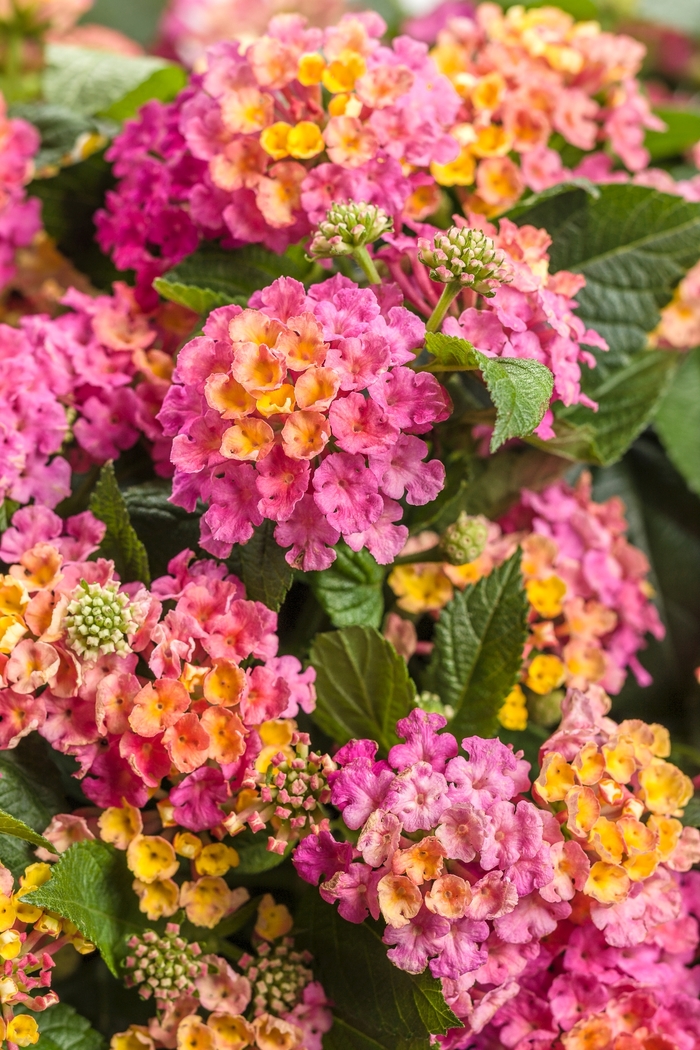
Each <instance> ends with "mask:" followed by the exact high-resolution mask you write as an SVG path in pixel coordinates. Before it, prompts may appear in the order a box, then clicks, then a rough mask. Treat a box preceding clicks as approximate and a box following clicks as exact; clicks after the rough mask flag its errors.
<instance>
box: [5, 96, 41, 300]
mask: <svg viewBox="0 0 700 1050" xmlns="http://www.w3.org/2000/svg"><path fill="white" fill-rule="evenodd" d="M0 142H1V143H2V149H0V287H1V286H2V285H5V284H7V282H8V281H9V280H10V279H11V278H12V276H13V275H14V272H15V252H16V250H17V248H24V247H26V245H28V244H30V243H31V241H32V238H33V237H34V234H35V233H37V232H38V231H39V229H40V228H41V201H39V199H38V198H37V197H29V198H27V196H26V191H25V187H26V185H27V183H28V182H29V181H30V179H31V177H32V174H33V172H34V157H35V155H36V152H37V150H38V149H39V133H38V131H37V130H36V128H35V127H33V126H32V125H31V124H28V123H27V121H26V120H20V119H18V118H17V117H12V118H9V117H8V116H7V108H6V105H5V99H4V98H3V96H2V93H1V92H0Z"/></svg>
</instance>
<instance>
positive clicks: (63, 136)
mask: <svg viewBox="0 0 700 1050" xmlns="http://www.w3.org/2000/svg"><path fill="white" fill-rule="evenodd" d="M12 116H13V117H21V118H22V119H23V120H28V121H29V122H30V124H33V125H34V127H35V128H36V129H37V131H38V132H39V134H40V135H41V146H40V148H39V152H38V153H37V155H36V157H35V161H34V163H35V168H36V176H35V177H36V178H44V177H47V176H51V175H55V174H56V168H58V167H63V166H64V165H66V164H74V163H76V161H77V160H80V159H82V157H83V156H84V153H83V151H84V148H85V147H84V146H83V145H82V141H83V140H84V136H88V135H90V136H95V137H98V136H99V137H101V138H102V144H103V145H104V139H105V138H111V137H112V136H113V135H115V134H116V133H117V132H118V130H119V126H118V125H117V124H115V123H114V122H112V121H109V120H100V119H96V118H94V117H88V116H84V115H83V114H81V113H75V112H73V110H71V109H67V107H66V106H63V105H60V104H58V103H55V102H26V103H24V104H22V105H15V106H13V107H12ZM79 140H81V143H80V148H78V149H77V150H76V147H78V143H79Z"/></svg>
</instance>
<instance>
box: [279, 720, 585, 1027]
mask: <svg viewBox="0 0 700 1050" xmlns="http://www.w3.org/2000/svg"><path fill="white" fill-rule="evenodd" d="M445 724H446V720H445V718H444V717H443V716H442V715H439V714H434V713H430V714H429V713H426V712H424V711H422V710H421V709H418V708H417V709H415V710H414V711H413V712H411V714H410V715H409V716H408V717H407V718H404V719H403V720H401V721H400V722H399V723H398V725H397V732H398V733H399V735H400V736H401V737H403V738H404V741H405V742H404V743H402V744H397V745H396V746H395V747H393V748H392V749H391V751H390V752H389V756H388V761H384V760H380V761H377V759H376V757H375V756H376V750H377V746H376V744H375V743H374V742H373V741H370V740H354V741H351V742H350V743H349V744H346V745H345V746H344V747H342V748H341V749H340V751H339V752H338V753H337V754H336V755H335V756H334V759H335V761H336V762H337V764H338V765H339V766H340V767H341V768H340V769H339V770H338V771H337V772H335V773H331V774H330V776H329V780H330V781H331V782H332V802H333V805H335V806H336V807H337V808H338V809H339V810H340V811H341V813H342V816H343V821H344V823H345V824H346V826H347V827H348V828H350V829H351V830H359V837H358V839H357V847H356V848H354V847H353V846H352V845H351V844H350V843H349V842H337V841H335V840H334V838H333V837H332V835H331V834H330V833H328V832H321V833H320V834H318V835H317V836H309V837H308V838H306V839H304V840H303V842H302V843H301V844H300V845H299V846H298V847H297V849H296V851H295V854H294V864H295V867H296V869H297V871H298V873H299V874H300V875H301V877H302V878H304V879H306V881H307V882H311V883H314V884H316V883H318V882H319V880H322V881H321V887H320V892H321V895H322V896H323V898H324V899H325V900H327V901H329V902H334V901H337V902H338V905H339V912H340V914H341V915H342V916H343V917H344V918H346V919H348V920H349V921H351V922H362V921H363V919H364V918H365V917H366V916H367V915H368V914H371V915H372V917H373V918H375V919H377V918H379V916H380V915H381V916H382V917H383V919H384V920H385V922H386V927H385V930H384V937H383V939H384V943H385V944H387V945H389V946H390V948H389V951H388V956H389V958H390V959H391V960H392V962H393V963H394V964H395V965H396V966H398V967H400V968H401V969H404V970H407V971H408V972H409V973H421V972H422V971H423V970H425V969H426V967H429V969H430V972H431V973H432V974H433V976H435V977H439V978H441V979H442V986H443V991H444V994H445V996H446V998H447V1000H448V1002H449V1003H450V1005H451V1006H452V1008H453V1010H455V1012H456V1014H457V1015H458V1016H459V1017H460V1018H464V1019H466V1020H468V1018H469V1016H470V1013H471V1011H472V1010H473V1009H474V1007H475V1004H476V1003H477V1002H478V1001H479V999H480V998H481V997H482V996H483V995H484V994H485V993H486V992H487V990H488V991H489V992H492V991H493V989H501V988H502V986H503V985H504V984H506V982H507V981H508V980H509V979H510V972H509V971H510V969H511V968H512V967H513V966H515V965H516V962H517V960H519V959H521V960H522V965H524V964H525V962H526V961H527V960H528V959H532V958H534V957H536V955H537V953H538V950H539V948H538V945H539V942H540V941H541V939H542V938H543V937H545V936H547V935H548V934H551V933H552V932H553V931H554V930H555V929H556V927H557V924H558V923H559V922H560V921H561V920H563V919H566V918H567V917H568V916H569V914H570V913H571V906H570V904H569V903H568V901H569V900H571V898H572V897H573V895H574V886H573V883H572V881H571V879H570V878H569V877H568V876H567V875H566V874H565V869H566V866H565V865H559V866H558V868H557V870H556V871H555V865H554V861H555V854H557V856H558V854H559V853H560V852H561V851H562V850H563V849H564V846H563V835H562V832H561V830H560V828H559V825H558V823H557V821H556V819H555V818H554V817H553V816H551V815H550V814H548V813H546V812H544V811H542V810H539V809H538V808H537V807H536V806H534V805H533V804H532V803H531V802H529V801H527V800H525V799H524V798H522V793H523V792H525V791H527V790H528V789H529V784H530V781H529V778H528V771H529V765H528V763H527V762H525V761H524V760H523V759H522V753H521V752H519V753H514V752H513V750H512V749H511V748H510V747H506V746H505V745H504V744H502V743H501V742H500V741H499V740H483V739H481V738H480V737H468V738H466V739H464V740H463V741H462V747H463V749H464V751H465V752H467V755H468V757H465V756H464V755H463V754H459V748H458V745H457V741H456V739H455V738H454V736H452V734H450V733H440V732H439V730H441V729H442V728H443V727H444V726H445ZM555 844H556V845H555ZM560 859H561V858H560ZM584 862H585V859H584ZM472 989H473V991H472Z"/></svg>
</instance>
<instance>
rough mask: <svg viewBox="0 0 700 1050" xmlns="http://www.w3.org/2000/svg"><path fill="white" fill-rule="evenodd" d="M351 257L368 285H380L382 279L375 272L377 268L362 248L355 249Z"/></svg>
mask: <svg viewBox="0 0 700 1050" xmlns="http://www.w3.org/2000/svg"><path fill="white" fill-rule="evenodd" d="M352 256H353V259H354V260H355V262H356V263H357V265H358V266H359V267H360V269H361V270H362V272H363V273H364V275H365V277H366V278H367V280H368V281H369V283H370V284H381V283H382V279H381V277H380V276H379V273H378V272H377V267H376V266H375V265H374V259H373V258H372V256H371V255H370V254H369V252H368V251H367V249H366V248H365V247H364V246H363V247H361V248H355V250H354V252H353V253H352Z"/></svg>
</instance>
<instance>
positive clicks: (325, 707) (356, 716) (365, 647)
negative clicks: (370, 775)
mask: <svg viewBox="0 0 700 1050" xmlns="http://www.w3.org/2000/svg"><path fill="white" fill-rule="evenodd" d="M310 660H311V663H312V665H313V666H314V667H315V668H316V693H317V696H318V701H317V704H316V710H315V711H314V714H313V718H314V721H316V722H317V723H318V725H319V726H320V727H321V729H323V731H324V732H325V733H328V735H329V736H330V737H331V738H332V739H333V740H335V742H336V743H338V744H345V743H346V742H347V741H348V740H351V739H352V738H353V737H370V738H371V739H372V740H376V741H377V743H378V744H379V747H380V749H381V750H382V751H383V752H385V753H386V752H387V751H388V750H389V748H390V747H392V745H393V744H396V743H397V742H398V738H397V736H396V728H395V727H396V722H397V721H398V719H399V718H404V717H405V716H406V715H407V714H408V713H409V711H411V710H412V708H413V707H414V698H415V695H416V689H415V686H414V684H413V682H412V681H411V679H410V678H409V675H408V668H407V667H406V661H405V660H404V658H403V657H402V656H399V654H398V653H397V652H396V649H394V647H393V645H392V644H391V642H388V641H387V640H386V638H383V637H382V635H381V634H380V633H379V631H377V630H375V629H374V628H373V627H344V628H343V629H342V630H340V631H329V632H328V633H327V634H318V635H316V638H315V639H314V641H313V644H312V646H311V653H310Z"/></svg>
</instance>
